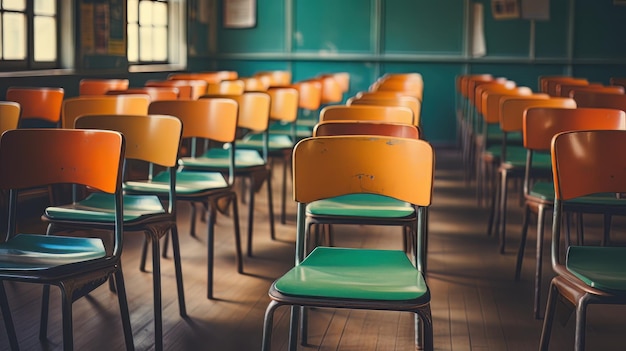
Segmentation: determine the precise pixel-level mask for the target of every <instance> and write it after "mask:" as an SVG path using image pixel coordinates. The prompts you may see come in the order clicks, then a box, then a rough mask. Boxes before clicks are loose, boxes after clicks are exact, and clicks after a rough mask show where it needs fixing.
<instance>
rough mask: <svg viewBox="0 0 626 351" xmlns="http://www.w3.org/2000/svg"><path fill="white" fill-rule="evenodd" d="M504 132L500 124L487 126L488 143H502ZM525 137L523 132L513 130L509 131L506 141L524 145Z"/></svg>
mask: <svg viewBox="0 0 626 351" xmlns="http://www.w3.org/2000/svg"><path fill="white" fill-rule="evenodd" d="M503 134H504V133H502V129H500V125H499V124H489V125H488V126H487V143H489V144H492V143H501V142H502V135H503ZM523 138H524V136H523V134H522V133H521V132H513V133H508V135H507V139H506V141H507V143H511V144H513V145H522V144H523Z"/></svg>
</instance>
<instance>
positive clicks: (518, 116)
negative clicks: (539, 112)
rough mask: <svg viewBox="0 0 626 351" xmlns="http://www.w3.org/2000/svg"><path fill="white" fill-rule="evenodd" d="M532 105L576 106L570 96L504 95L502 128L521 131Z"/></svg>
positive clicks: (501, 100)
mask: <svg viewBox="0 0 626 351" xmlns="http://www.w3.org/2000/svg"><path fill="white" fill-rule="evenodd" d="M531 107H561V108H576V101H574V99H570V98H554V97H551V98H548V99H546V98H543V97H541V98H538V97H533V96H532V95H531V96H504V97H502V98H501V99H500V129H502V130H503V131H505V132H521V131H522V130H523V129H524V113H525V111H526V110H527V109H529V108H531Z"/></svg>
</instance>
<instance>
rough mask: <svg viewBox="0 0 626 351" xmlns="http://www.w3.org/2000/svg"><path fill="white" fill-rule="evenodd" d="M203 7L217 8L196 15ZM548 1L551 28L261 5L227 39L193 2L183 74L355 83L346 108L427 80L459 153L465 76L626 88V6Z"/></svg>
mask: <svg viewBox="0 0 626 351" xmlns="http://www.w3.org/2000/svg"><path fill="white" fill-rule="evenodd" d="M201 1H207V3H208V4H210V5H211V6H202V7H199V6H198V4H199V2H201ZM521 1H524V0H521ZM546 1H548V0H546ZM549 1H550V19H549V20H547V21H539V20H537V21H535V22H531V21H529V20H525V19H513V20H495V19H494V18H493V16H492V14H491V1H490V0H477V1H469V0H420V1H415V0H342V1H336V0H316V1H310V0H263V1H257V23H256V26H255V27H253V28H247V29H227V28H223V26H222V19H221V17H222V16H221V15H222V11H223V9H222V8H221V4H222V1H220V0H189V1H188V6H189V10H190V11H188V19H189V23H188V24H187V31H188V37H187V43H188V66H187V69H186V70H188V71H207V70H216V69H228V70H236V71H238V72H239V74H240V75H241V76H251V75H253V74H254V73H255V72H257V71H262V70H263V71H264V70H290V71H291V72H292V74H293V79H294V81H298V80H302V79H307V78H311V77H314V76H316V75H318V74H321V73H329V72H339V71H342V72H349V73H350V75H351V86H350V91H349V92H348V93H347V94H346V98H347V97H349V96H351V95H354V94H355V93H356V92H358V91H361V90H366V89H367V88H368V87H369V85H370V84H371V83H372V82H373V81H374V80H375V79H376V78H378V77H379V76H381V75H382V74H384V73H387V72H419V73H421V74H422V75H423V77H424V83H425V90H424V102H423V106H422V121H423V126H424V134H425V137H426V138H427V139H428V140H429V141H431V142H433V143H435V144H446V145H454V144H455V130H456V126H455V123H456V119H455V117H454V113H455V112H454V104H455V90H454V89H455V88H454V78H455V76H457V75H459V74H464V73H491V74H493V75H495V76H501V77H507V78H509V79H511V80H514V81H516V82H517V83H518V84H519V85H524V86H529V87H531V88H533V89H537V78H538V77H539V76H541V75H562V74H569V75H573V76H579V77H585V78H588V79H589V80H590V81H593V82H600V83H604V84H608V82H609V78H610V77H612V76H621V77H626V36H625V34H626V6H615V5H613V1H612V0H549ZM474 3H480V4H482V5H483V9H484V12H483V16H484V30H485V33H484V37H485V42H486V55H485V56H484V57H471V55H470V54H469V53H470V36H469V34H468V33H470V29H471V21H470V19H471V17H472V16H471V13H470V10H471V8H473V4H474ZM194 6H195V7H194ZM199 8H203V9H207V8H208V9H209V11H211V13H210V14H209V16H208V18H209V21H208V22H206V21H203V22H202V23H200V22H198V21H197V18H199V17H200V16H198V14H197V12H194V11H196V10H197V9H199ZM202 18H206V16H202ZM168 73H171V72H170V71H153V72H143V73H129V72H126V71H124V70H120V69H115V70H103V69H84V70H81V71H78V72H74V73H67V74H64V73H59V74H54V75H39V76H36V75H35V74H37V73H35V72H33V75H29V76H23V77H22V76H19V77H17V76H10V75H9V76H7V77H3V79H2V80H1V81H0V95H3V94H4V91H5V90H6V88H7V87H9V86H11V85H22V86H24V85H47V86H61V87H64V88H65V90H66V95H67V96H75V95H76V94H77V92H78V80H79V79H80V78H81V77H84V76H89V77H116V78H120V77H128V78H129V79H130V81H131V85H132V86H140V85H143V84H144V83H145V81H146V80H148V79H164V78H165V77H166V76H167V74H168Z"/></svg>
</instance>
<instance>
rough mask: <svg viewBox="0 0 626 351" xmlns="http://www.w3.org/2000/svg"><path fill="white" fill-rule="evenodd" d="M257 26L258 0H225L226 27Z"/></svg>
mask: <svg viewBox="0 0 626 351" xmlns="http://www.w3.org/2000/svg"><path fill="white" fill-rule="evenodd" d="M255 26H256V0H224V28H253V27H255Z"/></svg>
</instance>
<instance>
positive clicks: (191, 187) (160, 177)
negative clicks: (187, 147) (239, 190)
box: [124, 171, 228, 195]
mask: <svg viewBox="0 0 626 351" xmlns="http://www.w3.org/2000/svg"><path fill="white" fill-rule="evenodd" d="M169 182H170V174H169V172H161V173H159V174H157V175H156V176H154V178H152V181H145V182H142V181H127V182H125V183H124V190H126V191H129V192H152V193H155V194H167V193H168V192H169V189H170V183H169ZM226 188H228V182H226V179H224V176H223V175H222V174H221V173H219V172H192V171H185V172H176V193H177V194H178V195H193V194H198V193H203V192H206V191H207V190H217V189H226Z"/></svg>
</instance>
